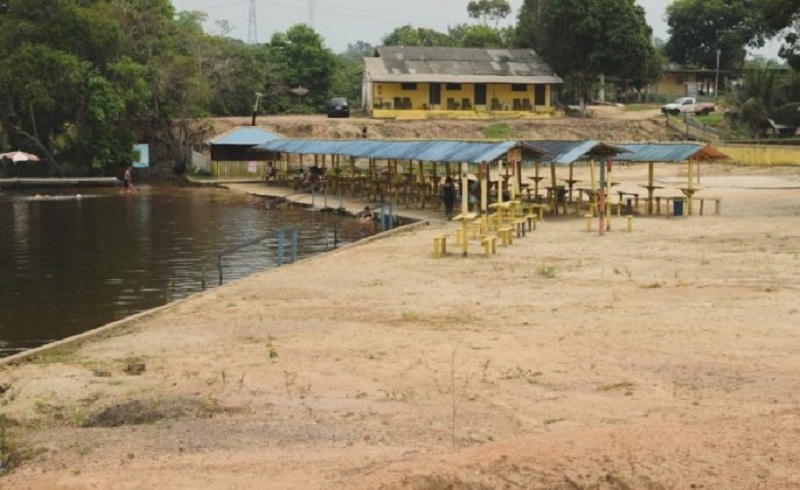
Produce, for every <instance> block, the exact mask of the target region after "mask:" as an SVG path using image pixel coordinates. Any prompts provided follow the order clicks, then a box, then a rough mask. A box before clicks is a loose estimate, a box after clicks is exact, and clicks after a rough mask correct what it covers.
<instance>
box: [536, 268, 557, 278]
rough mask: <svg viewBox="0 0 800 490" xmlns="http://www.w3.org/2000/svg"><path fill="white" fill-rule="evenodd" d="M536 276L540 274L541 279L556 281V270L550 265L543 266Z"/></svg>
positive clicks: (537, 270)
mask: <svg viewBox="0 0 800 490" xmlns="http://www.w3.org/2000/svg"><path fill="white" fill-rule="evenodd" d="M536 274H538V275H539V277H543V278H545V279H555V277H556V268H555V267H551V266H548V265H542V266H541V267H539V268H538V269H536Z"/></svg>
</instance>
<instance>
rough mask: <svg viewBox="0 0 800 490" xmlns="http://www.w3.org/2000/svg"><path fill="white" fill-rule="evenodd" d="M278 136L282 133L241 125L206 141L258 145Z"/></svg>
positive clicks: (213, 143) (220, 143)
mask: <svg viewBox="0 0 800 490" xmlns="http://www.w3.org/2000/svg"><path fill="white" fill-rule="evenodd" d="M278 138H280V135H277V134H275V133H271V132H269V131H267V130H265V129H261V128H259V127H257V126H240V127H238V128H235V129H232V130H231V131H228V132H227V133H224V134H221V135H219V136H216V137H214V138H211V139H208V140H206V141H205V142H204V143H205V144H207V145H235V146H256V145H260V144H261V143H266V142H267V141H272V140H275V139H278Z"/></svg>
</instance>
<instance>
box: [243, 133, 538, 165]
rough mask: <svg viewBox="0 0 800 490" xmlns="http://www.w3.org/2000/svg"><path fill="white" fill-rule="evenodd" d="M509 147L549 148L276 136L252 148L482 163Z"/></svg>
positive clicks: (522, 144)
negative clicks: (285, 137)
mask: <svg viewBox="0 0 800 490" xmlns="http://www.w3.org/2000/svg"><path fill="white" fill-rule="evenodd" d="M512 148H522V149H527V150H529V151H531V152H533V153H535V154H536V155H547V154H548V152H547V151H546V150H544V149H542V148H539V147H538V146H537V145H535V144H533V143H530V142H525V141H501V142H485V141H438V140H436V141H434V140H424V141H378V140H307V139H279V140H274V141H269V142H266V143H264V144H261V145H258V146H257V147H256V148H255V149H256V150H261V151H272V152H281V153H294V154H299V155H344V156H351V157H356V158H376V159H396V160H422V161H426V162H436V163H445V162H465V163H482V162H493V161H495V160H498V159H500V158H501V157H503V156H504V155H506V154H507V153H508V151H509V150H510V149H512Z"/></svg>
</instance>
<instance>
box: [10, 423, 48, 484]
mask: <svg viewBox="0 0 800 490" xmlns="http://www.w3.org/2000/svg"><path fill="white" fill-rule="evenodd" d="M15 426H16V423H14V422H13V421H12V420H11V419H9V418H8V417H6V416H5V415H0V477H2V476H3V475H5V474H7V473H8V472H10V471H12V470H13V469H14V468H17V467H18V466H19V465H20V464H22V463H23V462H24V461H28V460H31V459H33V458H35V457H36V456H38V455H39V454H42V453H44V452H47V449H45V448H22V447H20V446H19V445H18V444H17V441H16V440H15V439H14V438H13V437H12V435H11V429H12V427H15Z"/></svg>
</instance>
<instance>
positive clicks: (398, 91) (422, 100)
mask: <svg viewBox="0 0 800 490" xmlns="http://www.w3.org/2000/svg"><path fill="white" fill-rule="evenodd" d="M441 86H442V92H441V99H440V100H441V104H440V105H439V106H438V107H429V104H428V101H429V98H430V96H429V93H430V92H429V91H430V84H428V83H418V84H417V89H416V90H403V89H402V88H401V87H402V85H401V84H399V83H386V82H376V83H373V84H372V100H373V107H372V108H371V109H372V110H373V111H374V110H379V109H384V110H396V109H397V108H396V107H395V105H394V99H395V98H396V97H399V98H401V99H403V98H408V99H410V101H411V109H412V110H425V109H429V110H430V109H433V110H447V99H450V98H452V99H455V102H456V103H458V104H461V103H462V100H463V99H465V98H466V99H469V101H470V104H471V105H472V108H473V109H476V110H479V111H483V110H488V109H489V108H490V105H491V102H492V99H493V98H496V99H498V101H499V102H500V105H501V107H503V108H506V107H507V109H506V110H512V109H513V101H514V99H528V100H529V101H530V105H531V108H533V107H534V100H533V99H534V87H533V85H527V86H526V90H525V91H524V92H514V91H512V90H511V84H508V83H490V84H487V87H486V104H487V105H486V106H482V105H481V106H477V107H476V106H475V85H474V84H472V83H462V84H461V89H460V90H448V89H447V84H446V83H442V84H441ZM551 94H552V87H551V86H550V84H547V85H545V103H544V104H540V105H537V106H535V107H536V110H537V112H540V111H544V112H548V111H550V110H551V109H552V107H551V105H550V99H551ZM387 103H388V104H389V105H387Z"/></svg>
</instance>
